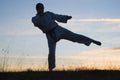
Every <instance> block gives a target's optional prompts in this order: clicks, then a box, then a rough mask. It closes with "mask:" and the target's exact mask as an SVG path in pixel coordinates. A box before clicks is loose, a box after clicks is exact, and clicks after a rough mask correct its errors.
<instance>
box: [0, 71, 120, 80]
mask: <svg viewBox="0 0 120 80" xmlns="http://www.w3.org/2000/svg"><path fill="white" fill-rule="evenodd" d="M119 74H120V71H118V70H79V71H53V72H48V71H24V72H0V80H120V76H119Z"/></svg>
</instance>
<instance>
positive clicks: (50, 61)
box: [47, 34, 56, 71]
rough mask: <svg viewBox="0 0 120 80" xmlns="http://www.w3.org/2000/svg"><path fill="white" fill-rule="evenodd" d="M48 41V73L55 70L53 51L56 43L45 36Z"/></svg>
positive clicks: (48, 36)
mask: <svg viewBox="0 0 120 80" xmlns="http://www.w3.org/2000/svg"><path fill="white" fill-rule="evenodd" d="M47 39H48V47H49V54H48V67H49V71H52V69H53V68H55V49H56V42H55V41H54V39H52V37H51V36H50V35H49V34H47Z"/></svg>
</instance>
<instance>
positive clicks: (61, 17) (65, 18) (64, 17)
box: [52, 13, 72, 23]
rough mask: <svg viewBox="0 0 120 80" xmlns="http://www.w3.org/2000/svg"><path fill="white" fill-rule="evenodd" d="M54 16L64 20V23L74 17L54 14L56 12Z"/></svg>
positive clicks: (57, 19)
mask: <svg viewBox="0 0 120 80" xmlns="http://www.w3.org/2000/svg"><path fill="white" fill-rule="evenodd" d="M52 17H53V19H55V20H56V21H58V22H62V23H67V21H68V20H69V19H71V18H72V16H68V15H60V14H54V13H52Z"/></svg>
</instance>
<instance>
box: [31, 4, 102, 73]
mask: <svg viewBox="0 0 120 80" xmlns="http://www.w3.org/2000/svg"><path fill="white" fill-rule="evenodd" d="M36 11H37V14H36V16H34V17H32V22H33V24H34V26H35V27H38V28H39V29H41V30H42V31H43V33H45V34H46V37H47V40H48V47H49V54H48V64H49V66H48V67H49V71H52V70H53V68H55V49H56V43H57V42H58V41H59V40H60V39H66V40H69V41H72V42H78V43H81V44H84V45H86V46H89V45H90V44H91V43H94V44H96V45H99V46H100V45H101V42H99V41H96V40H93V39H91V38H88V37H85V36H83V35H80V34H76V33H73V32H72V31H69V30H67V29H65V28H63V27H61V26H59V25H58V24H57V23H56V22H55V21H57V22H62V23H67V20H69V19H71V18H72V16H68V15H60V14H55V13H53V12H49V11H46V12H44V5H43V4H42V3H37V4H36Z"/></svg>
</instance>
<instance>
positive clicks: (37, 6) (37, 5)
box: [36, 3, 44, 10]
mask: <svg viewBox="0 0 120 80" xmlns="http://www.w3.org/2000/svg"><path fill="white" fill-rule="evenodd" d="M40 8H41V9H44V5H43V4H42V3H37V4H36V10H38V9H40Z"/></svg>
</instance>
